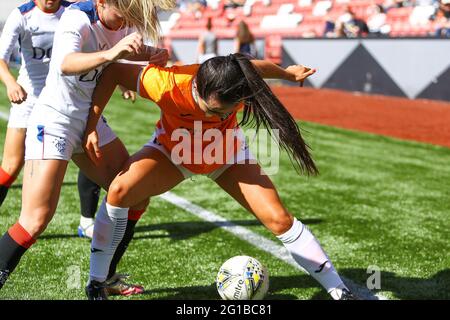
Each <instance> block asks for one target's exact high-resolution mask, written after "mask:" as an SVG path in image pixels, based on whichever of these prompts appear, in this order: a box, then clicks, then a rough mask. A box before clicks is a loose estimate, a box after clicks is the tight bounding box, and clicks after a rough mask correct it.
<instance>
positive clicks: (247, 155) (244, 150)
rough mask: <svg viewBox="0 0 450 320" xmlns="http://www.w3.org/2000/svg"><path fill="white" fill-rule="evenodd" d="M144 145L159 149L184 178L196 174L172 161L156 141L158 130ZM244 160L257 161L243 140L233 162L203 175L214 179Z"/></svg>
mask: <svg viewBox="0 0 450 320" xmlns="http://www.w3.org/2000/svg"><path fill="white" fill-rule="evenodd" d="M144 147H151V148H155V149H158V150H159V151H161V152H162V153H163V154H164V155H165V156H166V157H167V158H168V159H169V160H170V161H171V162H172V163H173V165H174V166H175V167H177V169H178V170H180V172H181V174H182V175H183V176H184V178H185V179H189V178H191V177H192V176H195V175H197V174H198V173H194V172H192V171H190V170H189V169H187V168H185V167H183V166H182V165H180V164H176V163H174V162H173V161H172V157H171V155H170V152H169V150H167V149H166V147H164V146H163V145H162V144H161V143H160V142H159V141H158V130H157V131H155V133H154V134H153V136H152V137H151V138H150V140H149V141H148V142H147V143H146V144H145V145H144ZM244 162H245V163H257V161H256V158H255V157H254V156H253V154H252V152H251V151H250V148H249V147H248V145H247V144H246V143H245V142H244V143H243V144H242V147H241V148H239V151H238V153H237V155H236V157H235V159H234V161H233V163H227V164H224V165H223V166H222V167H220V168H218V169H216V170H214V171H212V172H210V173H207V174H203V175H205V176H207V177H208V178H210V179H212V180H216V179H217V178H219V177H220V175H221V174H222V173H224V172H225V170H227V169H228V168H229V167H231V166H232V165H234V164H238V163H244Z"/></svg>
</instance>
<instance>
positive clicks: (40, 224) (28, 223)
mask: <svg viewBox="0 0 450 320" xmlns="http://www.w3.org/2000/svg"><path fill="white" fill-rule="evenodd" d="M49 216H50V210H48V209H35V210H33V214H31V215H27V217H25V218H22V217H21V219H20V220H19V222H20V224H21V225H22V226H23V228H24V229H25V230H26V231H27V232H28V233H29V234H30V236H31V237H33V238H34V239H37V238H38V237H39V236H40V235H41V234H42V233H43V232H44V231H45V229H46V228H47V225H48V223H49V219H48V217H49Z"/></svg>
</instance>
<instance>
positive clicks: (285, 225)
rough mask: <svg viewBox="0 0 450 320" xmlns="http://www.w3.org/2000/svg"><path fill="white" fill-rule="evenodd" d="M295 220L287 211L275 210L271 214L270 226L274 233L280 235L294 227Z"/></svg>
mask: <svg viewBox="0 0 450 320" xmlns="http://www.w3.org/2000/svg"><path fill="white" fill-rule="evenodd" d="M293 221H294V220H293V217H292V215H290V214H289V213H288V212H286V211H281V212H274V213H272V214H271V217H270V220H269V223H268V228H269V229H270V231H271V232H272V233H273V234H274V235H276V236H278V235H280V234H283V233H285V232H287V231H288V230H289V229H290V228H291V227H292V223H293Z"/></svg>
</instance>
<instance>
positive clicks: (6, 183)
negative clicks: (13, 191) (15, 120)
mask: <svg viewBox="0 0 450 320" xmlns="http://www.w3.org/2000/svg"><path fill="white" fill-rule="evenodd" d="M26 133H27V129H26V128H10V127H8V129H7V130H6V138H5V146H4V149H3V158H2V166H1V167H0V206H1V205H2V204H3V201H4V200H5V198H6V195H7V193H8V190H9V188H10V186H11V185H12V184H13V182H14V181H15V180H16V178H17V176H18V175H19V173H20V171H21V170H22V167H23V164H24V157H25V136H26Z"/></svg>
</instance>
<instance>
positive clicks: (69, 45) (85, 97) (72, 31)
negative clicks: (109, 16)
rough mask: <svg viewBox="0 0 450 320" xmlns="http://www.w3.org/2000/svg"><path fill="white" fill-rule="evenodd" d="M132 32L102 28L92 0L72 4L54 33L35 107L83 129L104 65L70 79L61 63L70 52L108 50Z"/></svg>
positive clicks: (127, 29) (126, 29)
mask: <svg viewBox="0 0 450 320" xmlns="http://www.w3.org/2000/svg"><path fill="white" fill-rule="evenodd" d="M131 32H132V30H131V29H129V28H124V29H121V30H117V31H113V30H110V29H108V28H107V27H106V26H104V25H103V23H102V22H101V21H100V20H99V18H98V15H97V10H96V5H95V2H94V1H92V0H90V1H86V2H79V3H74V4H72V5H71V6H70V7H69V8H67V9H66V11H65V12H64V14H63V15H62V17H61V19H60V22H59V25H58V28H57V30H56V32H55V37H54V42H53V56H52V60H51V62H50V71H49V74H48V77H47V81H46V84H45V87H44V89H43V90H42V93H41V95H40V96H39V100H38V103H37V106H38V107H39V105H44V106H46V107H50V108H51V109H53V110H54V111H55V113H56V114H60V115H61V117H62V118H66V119H67V121H70V123H71V125H74V124H75V122H76V123H77V124H76V127H80V126H82V127H83V128H84V126H85V123H86V119H87V117H88V114H89V108H90V107H91V102H92V94H93V92H94V89H95V86H96V85H97V81H98V79H99V77H100V75H101V73H102V70H103V69H104V68H105V67H106V64H103V65H101V66H99V67H97V68H95V69H93V70H91V71H89V72H87V73H85V74H82V75H70V76H69V75H64V74H63V73H62V72H61V64H62V62H63V59H64V57H65V56H66V55H67V54H69V53H73V52H83V53H89V52H96V51H102V50H107V49H110V48H112V47H113V46H114V45H115V44H117V42H119V40H121V39H122V38H124V37H125V36H126V35H128V34H129V33H131Z"/></svg>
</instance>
